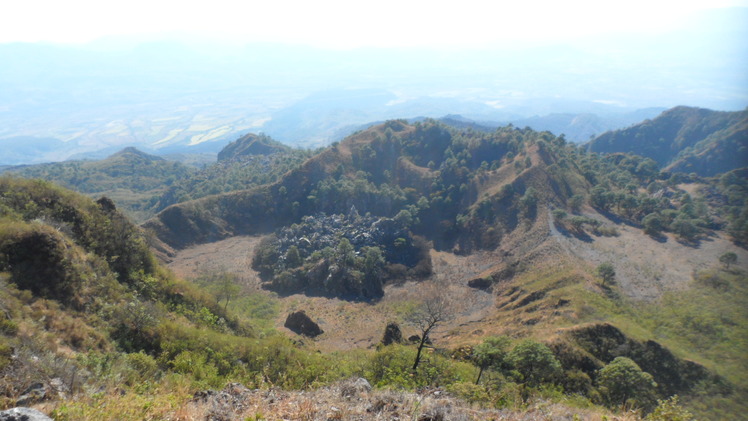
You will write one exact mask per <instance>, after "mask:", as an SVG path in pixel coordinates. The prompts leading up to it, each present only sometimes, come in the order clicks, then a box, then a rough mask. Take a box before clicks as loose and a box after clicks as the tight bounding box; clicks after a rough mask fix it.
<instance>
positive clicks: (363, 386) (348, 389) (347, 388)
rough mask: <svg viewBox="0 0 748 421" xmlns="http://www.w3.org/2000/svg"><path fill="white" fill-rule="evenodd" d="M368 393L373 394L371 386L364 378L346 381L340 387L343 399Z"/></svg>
mask: <svg viewBox="0 0 748 421" xmlns="http://www.w3.org/2000/svg"><path fill="white" fill-rule="evenodd" d="M367 392H371V384H370V383H369V381H368V380H366V379H365V378H363V377H358V378H352V379H348V380H345V381H343V382H342V383H341V385H340V396H343V397H348V398H350V397H355V396H359V395H361V394H362V393H367Z"/></svg>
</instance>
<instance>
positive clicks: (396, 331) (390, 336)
mask: <svg viewBox="0 0 748 421" xmlns="http://www.w3.org/2000/svg"><path fill="white" fill-rule="evenodd" d="M402 341H403V332H402V331H401V330H400V326H398V324H397V323H394V322H393V323H389V324H388V325H387V327H386V328H384V336H383V337H382V344H383V345H385V346H386V345H390V344H393V343H398V344H399V343H401V342H402Z"/></svg>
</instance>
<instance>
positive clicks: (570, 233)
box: [553, 222, 595, 243]
mask: <svg viewBox="0 0 748 421" xmlns="http://www.w3.org/2000/svg"><path fill="white" fill-rule="evenodd" d="M553 225H554V226H555V227H556V230H557V231H558V232H559V234H561V235H563V236H564V237H566V238H575V239H577V240H579V241H583V242H585V243H591V242H593V241H595V239H594V238H592V236H590V235H589V234H587V232H586V231H584V230H579V231H576V230H568V229H566V227H564V226H563V224H557V223H555V222H553Z"/></svg>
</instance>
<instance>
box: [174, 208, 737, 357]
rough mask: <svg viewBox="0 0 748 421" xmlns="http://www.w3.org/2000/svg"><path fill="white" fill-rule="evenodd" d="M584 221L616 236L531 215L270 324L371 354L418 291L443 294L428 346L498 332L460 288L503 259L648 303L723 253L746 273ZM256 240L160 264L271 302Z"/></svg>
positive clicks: (484, 295)
mask: <svg viewBox="0 0 748 421" xmlns="http://www.w3.org/2000/svg"><path fill="white" fill-rule="evenodd" d="M587 216H590V217H594V218H596V219H598V220H601V221H603V222H605V223H606V224H608V225H615V226H616V227H617V229H618V232H619V233H620V235H618V236H617V237H603V236H595V235H590V236H589V237H585V238H578V237H575V236H573V235H571V234H569V233H566V232H561V231H559V230H558V229H557V228H556V227H555V225H554V223H553V221H552V218H551V217H550V215H548V217H547V220H546V219H545V215H543V216H541V215H539V216H538V219H537V221H536V224H534V225H533V227H532V228H531V229H529V230H527V231H524V232H523V233H521V235H519V234H518V235H512V236H510V237H507V238H505V239H504V240H505V241H503V242H502V247H501V248H499V249H497V250H496V251H492V252H477V253H473V254H471V255H469V256H459V255H456V254H453V253H449V252H438V251H434V250H432V251H431V257H432V262H433V275H432V276H431V277H430V278H429V279H425V280H420V281H413V280H410V281H406V282H402V283H398V284H389V285H387V286H386V287H385V294H384V297H383V298H382V299H381V300H378V301H372V302H352V301H345V300H341V299H338V298H328V297H313V296H311V297H310V296H306V295H303V294H294V295H290V296H284V297H280V311H279V313H278V316H277V317H276V320H275V327H276V328H277V329H278V330H279V331H282V332H285V333H286V334H288V335H289V336H292V337H295V338H296V339H298V340H301V341H304V342H310V341H312V342H311V343H313V346H314V347H316V348H318V349H320V350H323V351H335V350H345V349H352V348H372V347H374V346H376V345H377V344H378V343H379V342H380V341H381V339H382V335H383V333H384V330H385V327H386V325H387V323H389V322H392V321H396V322H398V323H399V324H400V327H401V329H402V331H403V336H404V337H406V338H407V337H409V336H411V335H413V334H417V333H419V332H417V331H416V329H415V327H414V326H412V325H409V324H408V323H405V320H404V316H405V314H406V313H407V312H408V309H412V307H413V305H414V303H417V302H419V301H421V300H422V299H423V297H424V294H427V293H428V292H429V291H433V290H438V291H440V292H441V293H444V294H443V295H444V296H447V297H449V299H450V308H451V309H452V313H453V315H454V317H453V318H452V319H451V320H449V321H448V322H445V323H443V324H442V325H440V326H439V327H438V328H437V329H436V330H435V331H434V332H433V333H432V339H434V340H435V342H438V343H439V344H441V345H444V346H455V345H460V344H464V343H469V342H475V341H477V340H479V339H480V338H482V337H484V336H485V335H490V334H500V333H505V332H506V330H505V329H506V326H504V324H503V323H500V321H499V320H498V319H497V318H496V317H497V316H496V315H497V312H496V296H495V295H494V292H493V291H492V290H491V289H490V288H489V289H487V290H481V289H476V288H470V287H469V286H468V282H469V281H471V280H473V279H476V278H481V277H486V276H489V275H491V274H492V273H494V272H495V271H496V270H497V269H498V268H502V267H504V266H505V264H506V263H507V259H517V258H519V259H522V261H523V262H526V263H528V264H534V263H539V262H541V261H542V262H543V263H544V264H546V265H547V264H553V262H562V261H567V262H568V260H569V259H570V258H571V259H573V260H575V261H578V262H579V263H580V264H581V265H589V268H588V269H589V270H592V269H594V267H596V266H597V265H599V264H600V263H603V262H611V263H612V264H613V266H614V267H615V270H616V283H617V287H618V289H620V291H621V292H622V293H624V294H625V295H627V296H628V297H630V298H633V299H640V300H653V299H656V298H657V297H659V296H661V295H662V294H663V293H664V292H666V291H672V290H678V289H684V288H687V287H688V285H689V284H690V281H691V280H692V276H693V274H694V273H695V272H696V271H699V270H702V269H708V268H713V267H718V266H719V265H720V264H719V262H718V257H719V256H720V255H721V254H723V253H725V252H726V251H733V252H735V253H736V254H737V255H738V264H737V266H738V267H740V268H742V269H748V252H746V250H744V249H741V248H739V247H736V246H735V245H733V244H732V243H731V242H729V241H728V240H726V239H725V238H722V237H720V236H714V237H711V238H708V239H706V240H702V241H701V242H700V243H699V244H698V245H688V244H682V243H680V242H678V241H677V239H676V238H675V237H673V236H672V235H666V236H665V237H663V239H661V240H656V239H653V238H651V237H649V236H648V235H646V234H644V233H643V231H642V230H641V229H639V228H636V227H632V226H627V225H624V224H618V225H616V224H615V223H614V222H612V221H608V220H606V219H605V217H604V216H602V215H600V214H597V213H594V211H592V210H589V209H588V210H587ZM543 221H547V222H543ZM260 239H261V237H259V236H244V237H233V238H229V239H226V240H222V241H218V242H214V243H208V244H202V245H198V246H194V247H191V248H188V249H184V250H181V251H178V252H177V254H176V255H175V256H174V258H173V260H172V261H171V262H170V263H169V267H170V268H171V269H172V270H173V271H174V272H175V273H177V274H178V275H179V276H183V277H185V278H195V277H197V276H200V275H201V274H204V273H206V272H210V271H228V272H231V273H235V274H236V275H237V276H238V277H239V279H240V280H241V281H242V283H243V284H244V285H245V286H246V288H247V290H248V291H252V292H259V293H262V294H267V296H268V299H276V298H275V297H277V295H275V294H274V293H272V292H269V291H265V290H262V289H261V288H260V286H259V285H260V279H259V276H258V274H257V273H256V272H255V271H253V270H252V268H251V259H252V255H253V253H254V247H256V246H257V245H258V244H259V241H260ZM298 310H304V311H305V312H306V313H307V314H308V315H309V316H310V317H311V318H312V319H313V320H314V321H315V322H317V323H318V324H319V326H320V327H321V328H322V329H323V330H324V331H325V333H324V334H322V335H320V336H318V337H316V338H315V339H309V338H306V337H302V336H299V335H297V334H295V333H293V332H292V331H290V330H288V329H286V328H285V327H283V323H284V321H285V319H286V317H287V316H288V314H289V313H291V312H293V311H298ZM522 314H523V315H525V316H527V317H530V316H532V314H530V313H527V314H525V313H522ZM523 320H524V319H523ZM523 320H519V322H523ZM528 320H529V319H528ZM525 324H529V322H527V323H525ZM471 338H474V339H475V340H472V339H471Z"/></svg>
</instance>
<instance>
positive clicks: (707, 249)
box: [548, 210, 748, 300]
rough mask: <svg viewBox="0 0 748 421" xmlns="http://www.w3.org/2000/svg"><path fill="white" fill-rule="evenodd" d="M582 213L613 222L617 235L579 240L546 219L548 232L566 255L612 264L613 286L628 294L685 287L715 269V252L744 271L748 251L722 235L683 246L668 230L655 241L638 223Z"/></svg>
mask: <svg viewBox="0 0 748 421" xmlns="http://www.w3.org/2000/svg"><path fill="white" fill-rule="evenodd" d="M586 216H589V217H592V218H595V219H598V220H601V221H603V222H605V223H606V224H608V225H614V226H615V227H616V229H617V230H618V232H619V234H620V235H618V236H617V237H603V236H595V235H591V236H590V237H589V238H578V237H575V236H573V235H571V234H569V233H565V232H560V231H559V230H558V229H557V228H556V227H555V224H554V223H553V221H552V219H551V218H550V217H549V219H548V223H549V226H550V231H551V235H552V236H553V238H554V239H555V240H556V241H557V242H558V243H559V244H560V245H562V246H563V248H565V249H566V250H567V251H568V252H569V253H570V254H571V255H573V256H576V257H578V258H579V259H581V260H582V261H583V262H586V263H587V264H589V265H590V267H591V268H594V267H596V266H597V265H599V264H601V263H604V262H611V263H612V264H613V267H614V268H615V271H616V278H615V281H616V283H617V285H618V287H619V288H620V289H621V291H622V292H623V293H625V294H626V295H627V296H629V297H630V298H634V299H640V300H653V299H656V298H658V297H660V296H661V295H662V294H663V293H664V292H667V291H673V290H682V289H685V288H687V287H688V285H689V283H690V281H691V280H692V279H693V275H694V274H695V273H696V272H698V271H701V270H704V269H709V268H714V267H719V266H720V263H719V260H718V259H719V256H720V255H722V254H723V253H725V252H728V251H732V252H734V253H735V254H737V255H738V264H737V265H736V266H737V267H740V268H742V269H748V251H746V250H745V249H742V248H740V247H737V246H736V245H734V244H732V243H731V242H730V241H729V240H727V239H726V238H724V237H722V236H721V235H715V236H712V237H709V238H707V239H704V240H701V241H700V242H699V243H698V244H684V243H682V242H679V241H678V239H677V237H676V236H675V235H673V234H670V233H667V234H664V235H663V236H662V238H661V239H654V238H652V237H650V236H649V235H647V234H645V233H644V231H642V230H641V229H639V228H637V227H632V226H629V225H626V224H619V225H616V224H615V222H612V221H609V220H607V219H606V218H605V217H604V216H603V215H600V214H598V213H593V211H591V210H589V212H588V213H587V214H586Z"/></svg>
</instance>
